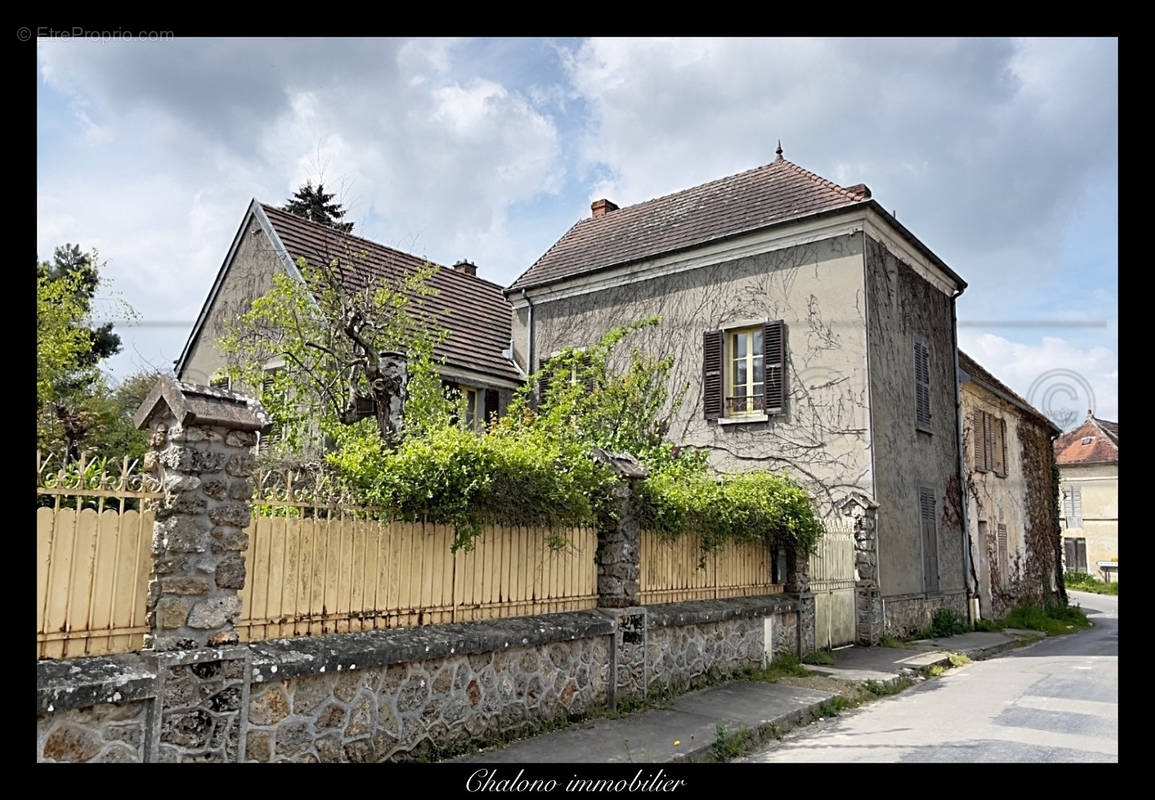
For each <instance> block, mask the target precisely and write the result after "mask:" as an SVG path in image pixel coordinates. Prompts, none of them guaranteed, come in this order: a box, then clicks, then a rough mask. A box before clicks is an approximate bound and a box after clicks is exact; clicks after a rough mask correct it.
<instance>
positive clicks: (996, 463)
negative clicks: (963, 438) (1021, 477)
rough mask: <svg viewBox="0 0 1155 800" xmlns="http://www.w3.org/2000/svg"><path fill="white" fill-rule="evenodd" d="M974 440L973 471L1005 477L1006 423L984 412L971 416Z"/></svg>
mask: <svg viewBox="0 0 1155 800" xmlns="http://www.w3.org/2000/svg"><path fill="white" fill-rule="evenodd" d="M971 423H972V424H971V430H972V431H973V435H972V438H973V439H974V451H975V469H976V470H977V471H979V472H993V473H995V475H997V476H998V477H1000V478H1005V477H1006V476H1007V421H1006V420H1005V419H1002V418H1001V417H996V416H994V415H993V414H989V413H987V412H986V411H975V412H974V413H973V414H972V416H971Z"/></svg>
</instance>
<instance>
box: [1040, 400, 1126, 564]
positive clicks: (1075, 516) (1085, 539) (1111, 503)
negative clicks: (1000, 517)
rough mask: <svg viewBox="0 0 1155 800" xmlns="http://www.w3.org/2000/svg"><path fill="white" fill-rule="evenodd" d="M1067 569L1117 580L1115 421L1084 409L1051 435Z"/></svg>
mask: <svg viewBox="0 0 1155 800" xmlns="http://www.w3.org/2000/svg"><path fill="white" fill-rule="evenodd" d="M1055 461H1056V463H1057V464H1058V465H1059V481H1060V497H1059V504H1060V512H1059V519H1060V521H1061V526H1062V529H1063V560H1064V564H1065V569H1066V570H1067V572H1086V573H1089V574H1091V575H1094V576H1095V577H1097V578H1099V579H1101V580H1108V581H1110V580H1118V579H1119V423H1118V422H1108V421H1107V420H1105V419H1099V418H1098V417H1096V416H1094V415H1092V414H1091V412H1090V411H1088V412H1087V419H1086V420H1084V421H1083V424H1082V425H1080V426H1079V427H1078V428H1076V429H1075V430H1073V431H1071V432H1070V433H1066V434H1063V435H1062V436H1060V437H1059V438H1058V439H1056V440H1055Z"/></svg>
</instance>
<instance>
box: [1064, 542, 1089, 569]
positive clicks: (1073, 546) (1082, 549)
mask: <svg viewBox="0 0 1155 800" xmlns="http://www.w3.org/2000/svg"><path fill="white" fill-rule="evenodd" d="M1063 555H1064V556H1065V558H1064V561H1065V562H1066V571H1067V572H1087V571H1088V570H1087V540H1086V539H1076V538H1074V537H1068V538H1065V539H1063Z"/></svg>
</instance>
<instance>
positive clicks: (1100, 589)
mask: <svg viewBox="0 0 1155 800" xmlns="http://www.w3.org/2000/svg"><path fill="white" fill-rule="evenodd" d="M1063 583H1064V584H1066V586H1067V588H1068V589H1072V590H1074V591H1076V592H1092V593H1094V594H1112V595H1116V596H1118V594H1119V581H1114V582H1112V583H1107V582H1105V581H1101V580H1099V579H1098V578H1096V577H1095V576H1094V575H1088V574H1087V573H1086V572H1067V573H1064V575H1063Z"/></svg>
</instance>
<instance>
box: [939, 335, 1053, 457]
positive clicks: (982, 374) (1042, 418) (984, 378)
mask: <svg viewBox="0 0 1155 800" xmlns="http://www.w3.org/2000/svg"><path fill="white" fill-rule="evenodd" d="M958 365H959V367H960V368H961V369H962V371H963V372H965V373H967V374H968V375H970V376H971V378H972V379H974V380H975V381H977V382H978V383H981V384H984V385H986V387H987V388H988V389H994V390H995V391H997V392H1000V393H1002V394H1004V395H1006V396H1007V399H1008V400H1009V401H1010V402H1012V403H1014V404H1015V405H1016V406H1018V407H1019V408H1021V409H1022V410H1023V411H1025V412H1026V413H1028V414H1030V415H1032V416H1033V417H1035V419H1037V420H1038V421H1039V422H1041V423H1042V424H1043V426H1044V427H1045V428H1048V429H1049V430H1050V431H1051V435H1052V436H1054V435H1055V434H1057V433H1061V432H1062V429H1061V428H1060V427H1059V426H1057V425H1056V424H1055V423H1054V422H1052V421H1051V420H1050V419H1049V418H1048V417H1047V416H1046V415H1045V414H1043V412H1041V411H1039V409H1037V408H1035V407H1034V406H1032V405H1031V404H1030V403H1028V402H1027V401H1026V400H1024V399H1023V398H1022V397H1020V396H1019V395H1018V394H1016V393H1015V392H1014V391H1013V390H1012V389H1011V388H1010V387H1009V386H1007V385H1006V384H1005V383H1003V382H1002V381H1000V380H999V379H998V378H996V377H995V376H994V375H992V374H991V373H990V372H988V371H987V370H986V369H985V368H984V367H983V366H982V365H981V364H979V362H977V361H975V360H974V359H973V358H971V357H970V356H968V355H967V354H966V353H964V352H963V351H962V350H959V351H958Z"/></svg>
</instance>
